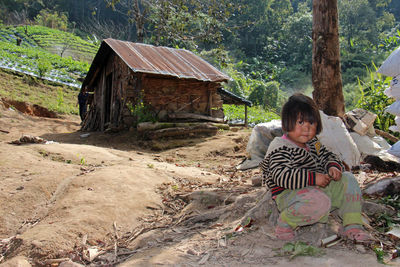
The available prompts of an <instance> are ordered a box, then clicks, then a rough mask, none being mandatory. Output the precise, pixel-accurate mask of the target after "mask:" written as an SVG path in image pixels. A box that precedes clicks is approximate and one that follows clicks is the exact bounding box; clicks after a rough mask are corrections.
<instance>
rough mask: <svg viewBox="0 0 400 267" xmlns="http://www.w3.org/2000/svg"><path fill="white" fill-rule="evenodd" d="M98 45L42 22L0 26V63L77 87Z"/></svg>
mask: <svg viewBox="0 0 400 267" xmlns="http://www.w3.org/2000/svg"><path fill="white" fill-rule="evenodd" d="M18 42H20V43H19V45H18V44H17V43H18ZM98 46H99V44H98V43H96V42H91V41H85V40H83V39H81V38H80V37H78V36H76V35H74V34H72V33H69V32H63V31H59V30H54V29H50V28H46V27H42V26H25V27H23V26H17V27H0V67H3V68H7V69H11V70H16V71H20V72H24V73H29V74H31V75H34V76H39V77H42V78H45V79H48V80H52V81H57V82H61V83H64V84H68V85H71V86H75V87H80V85H81V79H82V78H84V77H85V76H86V73H87V71H88V70H89V67H90V63H91V61H92V59H93V58H94V55H95V54H96V52H97V49H98Z"/></svg>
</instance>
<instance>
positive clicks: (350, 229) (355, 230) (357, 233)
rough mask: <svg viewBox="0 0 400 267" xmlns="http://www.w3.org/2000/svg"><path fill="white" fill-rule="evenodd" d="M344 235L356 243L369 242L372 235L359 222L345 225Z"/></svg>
mask: <svg viewBox="0 0 400 267" xmlns="http://www.w3.org/2000/svg"><path fill="white" fill-rule="evenodd" d="M342 236H344V237H346V238H348V239H350V240H352V241H354V242H356V243H369V242H371V241H372V237H371V236H370V235H369V234H368V233H367V232H365V231H364V229H363V227H362V226H361V225H359V224H351V225H347V226H345V227H344V229H343V232H342Z"/></svg>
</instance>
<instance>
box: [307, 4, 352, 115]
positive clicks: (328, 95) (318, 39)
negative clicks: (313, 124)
mask: <svg viewBox="0 0 400 267" xmlns="http://www.w3.org/2000/svg"><path fill="white" fill-rule="evenodd" d="M312 39H313V51H312V52H313V53H312V84H313V87H314V91H313V93H312V95H313V98H314V101H315V102H316V103H317V106H318V108H319V109H321V110H322V111H324V113H325V114H326V115H330V116H339V117H343V115H344V110H345V108H344V97H343V92H342V76H341V72H340V51H339V21H338V10H337V0H313V27H312Z"/></svg>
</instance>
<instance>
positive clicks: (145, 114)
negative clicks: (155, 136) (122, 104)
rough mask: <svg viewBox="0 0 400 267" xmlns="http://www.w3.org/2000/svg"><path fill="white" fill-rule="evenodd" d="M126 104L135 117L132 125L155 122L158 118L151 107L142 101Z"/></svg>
mask: <svg viewBox="0 0 400 267" xmlns="http://www.w3.org/2000/svg"><path fill="white" fill-rule="evenodd" d="M127 106H128V108H129V110H130V112H131V115H132V116H134V117H135V124H134V125H133V126H134V127H136V126H137V125H138V124H139V123H141V122H156V121H157V120H158V119H157V116H156V115H155V114H154V112H153V110H152V109H151V107H150V106H147V105H145V104H143V103H142V102H141V103H139V104H136V105H133V104H132V103H128V104H127Z"/></svg>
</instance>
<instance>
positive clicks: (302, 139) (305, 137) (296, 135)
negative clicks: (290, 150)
mask: <svg viewBox="0 0 400 267" xmlns="http://www.w3.org/2000/svg"><path fill="white" fill-rule="evenodd" d="M316 132H317V124H316V123H315V122H314V123H310V122H308V121H303V119H301V118H298V119H297V121H296V125H295V127H294V128H293V130H292V131H290V132H288V133H287V136H288V137H289V139H290V140H292V141H293V142H294V143H295V144H296V145H298V146H300V147H305V146H306V145H305V143H307V142H308V141H310V140H311V139H313V138H314V136H315V134H316Z"/></svg>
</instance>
